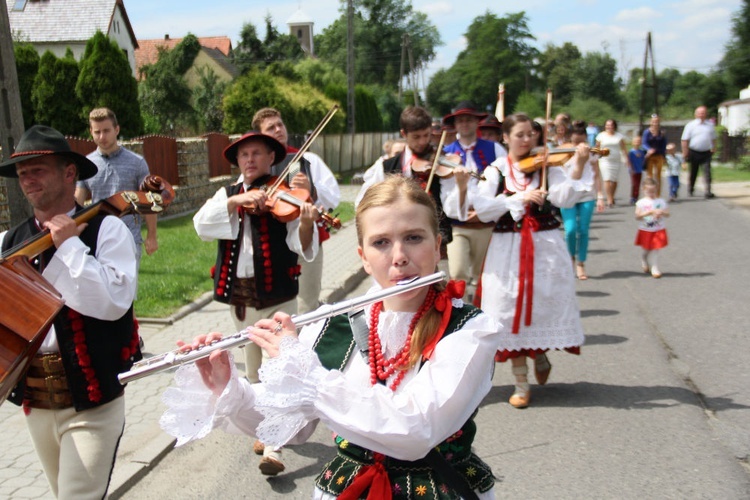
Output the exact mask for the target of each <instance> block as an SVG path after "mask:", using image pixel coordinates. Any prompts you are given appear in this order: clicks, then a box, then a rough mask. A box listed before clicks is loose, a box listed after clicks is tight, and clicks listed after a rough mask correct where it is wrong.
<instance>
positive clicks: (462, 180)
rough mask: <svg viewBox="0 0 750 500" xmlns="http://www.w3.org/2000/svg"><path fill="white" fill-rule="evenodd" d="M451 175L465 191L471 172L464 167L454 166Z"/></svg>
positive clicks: (459, 187)
mask: <svg viewBox="0 0 750 500" xmlns="http://www.w3.org/2000/svg"><path fill="white" fill-rule="evenodd" d="M453 177H454V178H455V179H456V185H457V186H458V189H460V190H461V191H464V192H465V191H466V188H467V186H468V185H469V179H470V178H471V172H470V171H469V169H467V168H466V167H456V168H454V169H453Z"/></svg>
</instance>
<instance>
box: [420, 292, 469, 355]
mask: <svg viewBox="0 0 750 500" xmlns="http://www.w3.org/2000/svg"><path fill="white" fill-rule="evenodd" d="M464 291H466V282H465V281H463V280H459V281H454V280H451V281H449V282H448V284H447V285H446V287H445V290H443V291H442V292H440V293H439V294H438V296H437V297H436V298H435V309H437V310H438V311H440V312H442V313H443V317H442V318H441V319H440V327H439V328H438V331H437V334H436V335H435V336H434V337H433V339H432V340H431V341H430V342H429V344H427V345H426V346H425V348H424V349H423V350H422V358H423V359H430V358H431V357H432V353H433V351H434V350H435V346H437V343H438V342H440V339H442V338H443V335H444V334H445V330H446V328H448V322H449V321H450V319H451V309H453V304H452V303H451V299H460V298H461V297H463V296H464Z"/></svg>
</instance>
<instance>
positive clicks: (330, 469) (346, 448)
mask: <svg viewBox="0 0 750 500" xmlns="http://www.w3.org/2000/svg"><path fill="white" fill-rule="evenodd" d="M480 313H481V311H480V310H479V309H477V308H475V307H474V306H470V305H464V306H463V307H462V308H460V309H459V308H455V307H454V308H453V311H452V313H451V319H450V322H449V323H448V327H447V328H446V331H445V334H444V337H443V338H445V336H448V335H450V334H451V333H454V332H456V331H458V330H460V329H461V328H462V327H463V326H464V324H465V323H466V322H467V321H468V320H470V319H471V318H473V317H475V316H477V315H478V314H480ZM313 349H314V350H315V352H316V353H317V355H318V358H319V359H320V361H321V363H322V364H323V366H325V367H326V368H328V369H329V370H343V369H344V367H345V366H346V364H347V363H348V361H349V358H350V357H351V355H352V354H353V353H354V354H355V355H359V354H358V351H359V349H358V347H357V345H356V342H355V341H354V336H353V334H352V330H351V326H350V325H349V319H348V317H347V316H346V315H345V314H342V315H340V316H334V317H332V318H329V319H328V320H327V321H326V323H325V325H324V326H323V329H322V331H321V332H320V335H319V336H318V338H317V339H316V341H315V344H314V346H313ZM474 415H476V411H475V412H474V414H473V415H472V416H471V417H470V418H469V420H468V421H467V422H466V423H465V424H464V425H463V427H461V429H459V430H458V431H457V432H456V433H455V434H453V435H452V436H450V437H449V438H448V439H446V440H445V441H443V442H442V443H440V444H439V445H438V446H437V447H436V448H437V450H438V452H439V453H440V454H441V455H442V456H443V457H444V458H445V459H446V460H447V461H448V463H449V464H450V465H451V466H452V467H453V468H454V469H455V471H456V472H457V473H458V474H459V475H461V476H462V477H464V479H465V480H466V482H467V483H468V484H469V486H470V487H471V489H473V490H479V491H481V492H485V491H488V490H489V489H490V488H492V486H493V485H494V484H495V478H494V476H493V475H492V470H491V469H490V467H489V465H487V464H486V463H484V462H483V461H482V460H481V459H480V458H479V457H477V456H476V455H474V454H473V453H472V452H471V444H472V443H473V442H474V436H475V435H476V424H475V423H474ZM334 441H335V443H336V447H337V450H338V454H337V456H336V457H335V458H334V459H333V460H331V461H330V462H329V463H328V464H326V466H325V468H324V469H323V471H322V472H321V473H320V474H319V475H318V477H317V478H316V480H315V484H316V486H317V487H318V488H320V489H321V490H322V491H325V492H326V493H329V494H331V495H336V496H338V495H340V494H341V493H342V492H343V491H344V490H345V489H346V488H347V487H348V486H349V485H350V484H351V482H352V481H353V480H354V478H355V476H356V475H357V473H358V472H359V471H360V469H361V468H362V467H363V466H367V465H370V464H372V463H373V457H372V451H370V450H368V449H365V448H362V447H361V446H357V445H356V444H354V443H350V442H349V441H347V440H346V439H344V438H342V437H341V436H336V437H335V438H334ZM383 464H384V466H385V467H386V470H387V471H388V477H389V478H390V481H391V488H392V493H393V500H406V499H413V498H419V499H435V500H455V499H459V498H460V495H459V494H458V493H457V492H456V491H455V490H453V488H451V487H450V486H449V485H448V484H447V483H446V481H445V480H444V478H443V477H442V476H441V475H440V474H439V473H438V472H437V471H435V470H433V469H432V467H430V466H429V465H428V464H427V462H426V461H425V460H424V459H420V460H416V461H413V462H408V461H403V460H396V459H395V458H391V457H386V459H385V462H384V463H383ZM366 496H367V491H365V492H364V493H363V495H362V497H361V498H365V497H366Z"/></svg>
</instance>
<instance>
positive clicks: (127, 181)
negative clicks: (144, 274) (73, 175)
mask: <svg viewBox="0 0 750 500" xmlns="http://www.w3.org/2000/svg"><path fill="white" fill-rule="evenodd" d="M89 132H91V137H92V138H93V139H94V143H95V144H96V150H95V151H94V152H93V153H91V154H89V155H88V156H87V158H88V159H89V160H91V161H92V162H93V163H94V165H96V167H97V168H98V169H99V171H98V172H97V174H96V175H95V176H94V177H92V178H90V179H82V180H79V181H78V184H77V187H76V201H78V203H79V204H80V205H83V204H84V203H85V202H86V201H87V200H89V199H91V201H92V202H94V203H96V202H97V201H99V200H106V199H107V198H109V197H110V196H112V195H113V194H115V193H119V192H120V191H139V190H140V186H141V183H142V182H143V179H145V178H146V176H148V175H149V169H148V165H147V164H146V160H144V159H143V157H142V156H141V155H139V154H136V153H133V152H132V151H130V150H129V149H127V148H124V147H122V146H120V144H119V143H118V142H117V136H118V135H119V134H120V125H118V123H117V117H116V116H115V113H114V112H113V111H112V110H111V109H108V108H96V109H93V110H91V112H90V113H89ZM156 217H157V216H156V214H148V215H137V214H135V215H125V216H123V217H122V221H123V222H125V224H126V225H127V226H128V229H130V233H131V234H132V235H133V239H134V240H135V248H136V257H137V260H138V263H139V264H140V261H141V253H142V251H141V245H143V246H145V248H146V255H151V254H153V253H154V252H156V250H158V248H159V243H158V241H157V239H156ZM141 218H143V220H144V221H146V240H145V241H144V240H143V237H142V236H141Z"/></svg>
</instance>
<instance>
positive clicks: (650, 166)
mask: <svg viewBox="0 0 750 500" xmlns="http://www.w3.org/2000/svg"><path fill="white" fill-rule="evenodd" d="M641 141H642V143H643V147H644V148H645V149H646V165H645V167H644V168H645V170H646V177H650V178H651V179H653V180H654V181H656V195H657V196H661V169H662V168H663V167H664V162H665V161H666V159H665V155H666V154H667V136H666V135H664V131H663V130H662V129H661V118H659V115H651V122H650V124H649V127H648V128H647V129H646V130H644V131H643V135H642V136H641Z"/></svg>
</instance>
